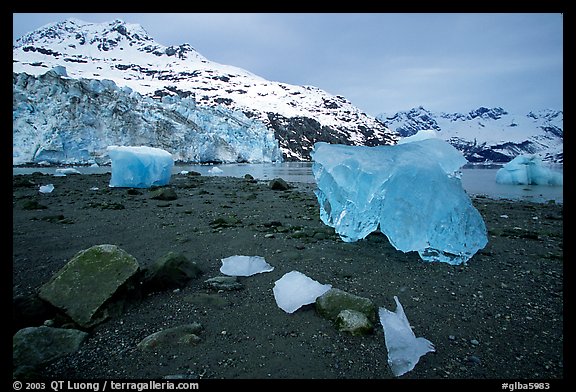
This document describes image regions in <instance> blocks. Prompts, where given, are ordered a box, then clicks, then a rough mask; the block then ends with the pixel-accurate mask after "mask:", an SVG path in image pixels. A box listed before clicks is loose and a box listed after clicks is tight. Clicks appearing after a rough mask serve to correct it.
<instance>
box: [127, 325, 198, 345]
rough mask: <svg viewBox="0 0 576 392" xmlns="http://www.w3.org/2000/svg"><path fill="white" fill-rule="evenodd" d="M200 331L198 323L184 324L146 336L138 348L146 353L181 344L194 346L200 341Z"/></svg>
mask: <svg viewBox="0 0 576 392" xmlns="http://www.w3.org/2000/svg"><path fill="white" fill-rule="evenodd" d="M201 331H202V325H200V324H199V323H191V324H184V325H180V326H178V327H174V328H168V329H164V330H162V331H158V332H155V333H153V334H152V335H148V336H146V337H145V338H144V339H142V341H141V342H140V343H138V348H139V349H141V350H143V351H147V350H156V349H159V348H162V347H171V346H179V345H182V344H186V345H190V344H196V343H198V342H199V341H200V337H199V336H198V334H199V333H200V332H201Z"/></svg>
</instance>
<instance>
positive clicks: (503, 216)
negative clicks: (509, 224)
mask: <svg viewBox="0 0 576 392" xmlns="http://www.w3.org/2000/svg"><path fill="white" fill-rule="evenodd" d="M500 218H508V215H506V214H502V215H500Z"/></svg>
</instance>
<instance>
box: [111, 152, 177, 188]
mask: <svg viewBox="0 0 576 392" xmlns="http://www.w3.org/2000/svg"><path fill="white" fill-rule="evenodd" d="M107 150H108V155H109V156H110V159H111V160H112V176H111V177H110V187H112V188H114V187H119V188H150V187H151V186H153V185H156V186H163V185H168V183H169V182H170V176H171V175H172V168H173V167H174V160H173V159H172V154H170V153H169V152H168V151H165V150H162V149H160V148H154V147H148V146H108V147H107Z"/></svg>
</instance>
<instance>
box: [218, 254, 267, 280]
mask: <svg viewBox="0 0 576 392" xmlns="http://www.w3.org/2000/svg"><path fill="white" fill-rule="evenodd" d="M272 270H274V267H272V266H271V265H270V264H268V263H267V262H266V260H264V257H260V256H238V255H236V256H230V257H226V258H225V259H222V267H220V272H222V273H223V274H224V275H229V276H251V275H255V274H259V273H261V272H270V271H272Z"/></svg>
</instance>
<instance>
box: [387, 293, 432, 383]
mask: <svg viewBox="0 0 576 392" xmlns="http://www.w3.org/2000/svg"><path fill="white" fill-rule="evenodd" d="M394 301H395V302H396V311H395V312H392V311H390V310H388V309H386V308H380V309H379V312H378V315H379V316H380V323H381V324H382V328H383V329H384V339H385V341H386V349H387V350H388V365H390V368H391V369H392V373H394V375H395V376H396V377H399V376H401V375H403V374H404V373H406V372H409V371H411V370H412V369H414V366H416V364H417V363H418V361H419V360H420V357H421V356H423V355H424V354H426V353H428V352H431V351H432V352H433V351H435V349H434V345H433V344H432V342H430V341H429V340H428V339H425V338H422V337H419V338H417V337H416V335H415V334H414V332H413V331H412V328H411V327H410V323H409V322H408V318H407V317H406V313H404V308H403V307H402V305H401V304H400V301H399V300H398V297H396V296H394Z"/></svg>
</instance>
